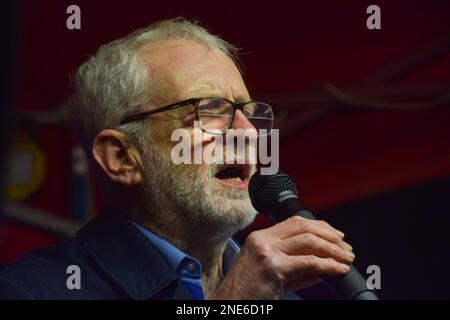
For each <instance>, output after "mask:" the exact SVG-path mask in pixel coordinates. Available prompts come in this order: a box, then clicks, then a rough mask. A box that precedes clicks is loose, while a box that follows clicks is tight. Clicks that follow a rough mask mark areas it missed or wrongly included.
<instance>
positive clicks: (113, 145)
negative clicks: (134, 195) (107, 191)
mask: <svg viewBox="0 0 450 320" xmlns="http://www.w3.org/2000/svg"><path fill="white" fill-rule="evenodd" d="M92 154H93V156H94V159H95V161H97V163H98V164H99V166H100V167H101V168H102V169H103V171H104V172H105V173H106V175H107V176H108V177H109V178H110V179H111V180H113V181H115V182H118V183H120V184H123V185H126V186H136V185H139V184H140V183H141V182H142V178H143V175H142V159H141V155H140V154H139V152H138V150H137V149H136V147H135V146H134V145H133V144H132V143H130V142H129V141H128V140H127V139H126V136H125V134H124V133H122V132H119V131H116V130H111V129H106V130H103V131H101V132H100V133H99V134H98V135H97V136H96V137H95V139H94V142H93V145H92Z"/></svg>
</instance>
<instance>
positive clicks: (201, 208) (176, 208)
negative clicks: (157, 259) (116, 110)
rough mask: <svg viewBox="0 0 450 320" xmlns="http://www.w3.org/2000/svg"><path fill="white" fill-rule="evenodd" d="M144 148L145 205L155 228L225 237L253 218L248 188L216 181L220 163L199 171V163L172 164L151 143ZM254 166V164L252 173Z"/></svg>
mask: <svg viewBox="0 0 450 320" xmlns="http://www.w3.org/2000/svg"><path fill="white" fill-rule="evenodd" d="M144 150H145V151H144V157H143V160H144V170H145V173H144V182H143V188H142V191H143V199H144V206H145V210H146V212H147V214H148V215H149V216H148V218H149V219H150V221H151V223H152V224H154V225H155V226H156V227H157V228H158V229H160V230H172V231H176V232H178V233H186V234H189V233H194V234H199V236H200V235H205V234H206V233H208V232H209V233H211V236H213V237H216V238H217V239H222V238H223V239H225V238H229V237H231V236H232V235H233V234H235V233H236V232H237V231H239V230H242V229H244V228H245V227H247V226H248V225H249V224H250V223H251V222H252V221H253V220H254V218H255V216H256V214H257V212H256V210H255V209H254V208H253V206H252V205H251V202H250V198H249V196H248V192H247V191H246V190H238V189H234V188H230V187H225V186H223V185H221V184H219V183H217V182H216V181H215V179H216V178H215V177H214V174H215V173H216V172H217V170H218V168H219V167H220V166H221V165H219V164H212V165H209V166H208V168H207V172H206V174H202V172H201V171H200V169H201V166H200V165H194V164H192V165H190V164H179V165H175V164H174V163H172V160H171V158H170V156H169V155H167V154H164V153H163V152H161V150H156V148H155V147H154V144H152V143H150V144H148V145H147V147H146V148H144ZM255 170H256V168H255V166H254V165H253V166H252V168H251V174H253V173H254V171H255ZM211 236H210V237H211Z"/></svg>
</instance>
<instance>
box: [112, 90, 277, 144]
mask: <svg viewBox="0 0 450 320" xmlns="http://www.w3.org/2000/svg"><path fill="white" fill-rule="evenodd" d="M188 105H191V106H193V107H194V111H193V112H194V113H195V120H196V121H199V123H200V124H201V129H202V131H205V132H208V133H211V134H224V133H225V132H226V131H227V130H228V129H230V128H231V125H232V123H233V120H234V117H235V114H236V110H240V111H241V112H242V113H243V114H244V115H245V116H246V117H247V119H248V120H249V122H250V123H251V124H252V125H253V126H254V127H255V129H256V130H257V131H258V132H259V135H260V136H265V135H269V134H270V132H271V131H272V127H273V122H274V115H273V110H272V107H271V106H270V105H269V104H267V103H264V102H257V101H249V102H242V103H236V102H233V101H230V100H227V99H222V98H191V99H187V100H183V101H180V102H176V103H173V104H170V105H167V106H164V107H161V108H157V109H154V110H150V111H145V112H141V113H137V114H134V115H130V116H128V117H126V118H124V119H122V121H120V124H121V125H124V124H127V123H130V122H133V121H138V120H141V119H143V118H145V117H147V116H149V115H152V114H156V113H160V112H165V111H169V110H174V109H177V108H181V107H185V106H188Z"/></svg>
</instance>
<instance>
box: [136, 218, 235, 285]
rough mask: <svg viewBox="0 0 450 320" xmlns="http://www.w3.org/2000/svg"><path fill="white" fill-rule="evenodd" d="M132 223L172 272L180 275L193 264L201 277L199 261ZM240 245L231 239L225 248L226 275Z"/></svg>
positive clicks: (223, 265) (224, 266)
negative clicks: (162, 257)
mask: <svg viewBox="0 0 450 320" xmlns="http://www.w3.org/2000/svg"><path fill="white" fill-rule="evenodd" d="M130 222H131V223H132V224H133V225H134V226H135V227H136V228H137V229H138V230H139V231H140V232H142V234H143V235H144V236H145V237H146V238H147V239H148V240H149V241H150V242H151V243H153V245H154V246H155V247H157V248H158V249H159V251H160V252H161V253H162V255H163V256H164V258H165V259H166V261H167V263H168V264H169V265H170V267H171V268H172V270H174V271H175V272H177V273H179V272H180V270H181V269H182V268H181V266H184V265H186V264H191V265H193V266H195V268H196V270H195V271H196V273H198V274H199V276H200V275H201V264H200V262H199V261H198V260H196V259H194V258H192V257H191V256H189V255H188V254H186V253H185V252H183V251H182V250H180V249H178V248H177V247H176V246H174V245H173V244H172V243H170V242H169V241H167V240H165V239H163V238H161V237H159V236H158V235H156V234H155V233H153V232H151V231H150V230H149V229H147V228H144V227H143V226H141V225H139V224H137V223H136V222H134V221H131V220H130ZM239 250H240V249H239V245H238V244H237V243H236V242H235V241H234V240H233V239H230V240H229V241H228V243H227V246H226V248H225V251H224V254H223V259H222V267H223V272H224V274H226V273H227V272H228V270H229V269H230V268H231V265H232V264H233V262H234V260H235V258H236V257H237V255H238V254H239Z"/></svg>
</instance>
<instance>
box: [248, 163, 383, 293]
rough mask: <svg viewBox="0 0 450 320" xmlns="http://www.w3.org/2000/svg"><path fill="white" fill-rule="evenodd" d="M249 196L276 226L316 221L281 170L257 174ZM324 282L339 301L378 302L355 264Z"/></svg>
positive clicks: (289, 179)
mask: <svg viewBox="0 0 450 320" xmlns="http://www.w3.org/2000/svg"><path fill="white" fill-rule="evenodd" d="M248 192H249V195H250V200H251V202H252V205H253V207H254V208H255V209H256V210H257V211H258V212H261V213H263V214H267V215H270V216H271V217H272V218H273V219H274V220H275V221H276V222H281V221H283V220H285V219H287V218H289V217H292V216H295V215H298V216H301V217H303V218H306V219H312V220H315V217H314V215H313V214H312V213H311V212H310V211H308V210H306V209H305V207H304V206H303V205H302V203H301V202H300V199H299V197H298V193H297V188H296V187H295V184H294V182H293V181H292V179H291V178H290V177H289V176H288V175H287V174H285V173H283V172H281V171H280V170H279V171H278V172H277V173H276V174H274V175H261V172H260V171H259V170H258V171H257V172H256V173H255V174H254V175H253V176H252V177H251V178H250V182H249V186H248ZM322 278H323V279H324V280H325V283H326V284H327V285H328V287H330V289H331V290H332V291H333V292H334V294H335V295H336V296H337V297H338V298H340V299H345V300H378V297H377V296H376V294H375V292H373V291H372V290H370V289H369V288H368V287H367V283H366V280H365V279H364V278H363V276H362V275H361V274H360V273H359V272H358V270H357V269H356V268H355V267H354V266H353V264H351V265H350V271H349V272H347V273H346V274H345V275H343V276H323V277H322Z"/></svg>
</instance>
